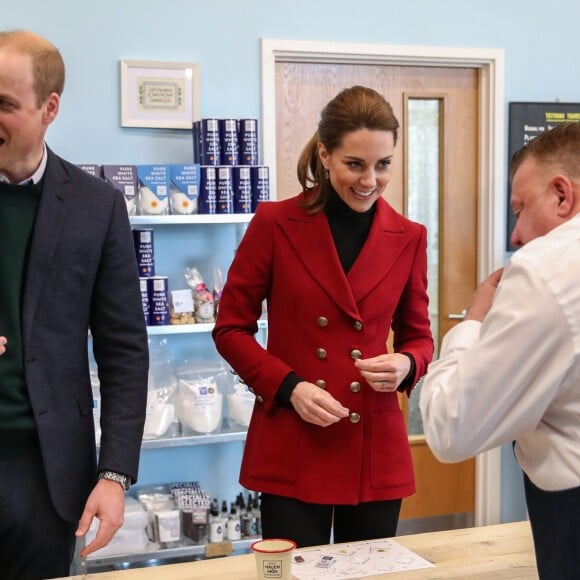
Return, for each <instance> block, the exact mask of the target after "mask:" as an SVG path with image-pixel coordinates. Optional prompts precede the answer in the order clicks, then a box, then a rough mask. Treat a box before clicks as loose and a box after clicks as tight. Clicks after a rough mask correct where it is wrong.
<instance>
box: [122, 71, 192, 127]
mask: <svg viewBox="0 0 580 580" xmlns="http://www.w3.org/2000/svg"><path fill="white" fill-rule="evenodd" d="M120 64H121V125H122V126H123V127H153V128H168V129H191V125H192V122H193V121H195V120H197V119H199V64H198V63H194V62H157V61H141V60H121V62H120Z"/></svg>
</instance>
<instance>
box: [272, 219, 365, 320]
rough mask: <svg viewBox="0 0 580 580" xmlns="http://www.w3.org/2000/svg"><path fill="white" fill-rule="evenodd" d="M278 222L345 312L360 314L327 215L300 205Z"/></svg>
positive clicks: (324, 287)
mask: <svg viewBox="0 0 580 580" xmlns="http://www.w3.org/2000/svg"><path fill="white" fill-rule="evenodd" d="M278 225H279V226H280V228H281V229H282V231H283V232H284V234H285V235H286V237H287V238H288V241H289V242H290V245H291V246H292V247H293V248H294V250H295V252H296V257H297V258H298V260H300V261H301V262H302V263H303V264H304V267H305V268H306V270H308V272H309V273H310V275H311V276H312V277H313V278H314V279H315V280H316V282H317V283H318V284H319V286H320V287H321V288H322V289H323V290H324V291H325V292H326V294H327V295H328V296H329V297H330V298H331V299H332V300H333V301H334V302H335V303H336V304H337V306H339V307H340V308H341V309H342V310H344V312H346V313H347V314H348V315H349V316H351V317H353V318H358V317H359V314H358V309H357V306H356V301H355V299H354V296H353V293H352V292H351V289H350V286H349V283H348V281H347V279H346V276H345V275H344V272H343V270H342V266H341V264H340V261H339V259H338V253H337V251H336V247H335V245H334V241H333V239H332V233H331V231H330V227H329V225H328V220H327V219H326V215H325V214H324V213H323V212H319V213H317V214H314V215H308V214H307V213H306V212H304V211H303V210H302V209H300V208H296V209H295V210H294V211H290V212H289V213H288V214H285V215H283V216H281V217H279V218H278Z"/></svg>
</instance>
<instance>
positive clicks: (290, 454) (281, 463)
mask: <svg viewBox="0 0 580 580" xmlns="http://www.w3.org/2000/svg"><path fill="white" fill-rule="evenodd" d="M254 413H256V410H254ZM262 413H264V412H263V411H262ZM256 419H258V420H257V421H256ZM252 421H253V422H254V425H253V426H252V428H251V430H250V432H249V433H248V439H247V441H246V452H245V456H244V463H245V465H246V469H247V473H248V475H249V476H250V477H253V478H256V479H263V480H266V481H276V482H280V483H293V482H295V481H296V478H297V477H298V464H299V457H300V447H301V436H300V429H299V428H298V427H297V425H296V416H295V412H294V410H293V409H292V410H291V409H275V410H273V411H272V412H270V413H268V414H267V416H264V415H262V416H261V417H259V418H258V417H253V419H252Z"/></svg>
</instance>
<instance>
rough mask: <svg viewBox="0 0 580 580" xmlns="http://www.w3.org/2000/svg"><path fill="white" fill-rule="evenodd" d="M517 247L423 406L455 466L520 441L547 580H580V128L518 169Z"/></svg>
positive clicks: (429, 380)
mask: <svg viewBox="0 0 580 580" xmlns="http://www.w3.org/2000/svg"><path fill="white" fill-rule="evenodd" d="M510 175H511V178H512V196H511V206H512V210H513V211H514V213H515V215H516V219H517V221H516V225H515V228H514V230H513V233H512V236H511V241H512V243H513V244H514V245H516V246H524V247H523V248H521V249H519V250H518V251H517V252H515V254H514V255H513V256H512V257H511V259H510V261H509V263H508V265H507V266H506V267H505V269H503V271H502V270H498V271H496V272H494V273H493V274H492V275H491V276H490V277H489V278H488V279H487V280H485V281H484V282H482V283H481V284H480V286H479V287H478V289H477V290H476V292H475V294H474V296H473V300H472V304H471V306H470V308H469V310H468V312H467V316H466V318H465V321H463V322H461V323H460V324H458V325H457V326H455V327H454V328H453V329H452V330H451V331H450V332H449V333H447V335H446V336H445V338H444V340H443V344H442V347H441V355H440V358H439V359H438V360H437V361H435V362H433V363H432V364H431V365H430V367H429V372H428V373H427V375H426V377H425V382H424V384H423V388H422V392H421V398H420V407H421V413H422V416H423V422H424V428H425V435H426V437H427V442H428V444H429V446H430V447H431V449H432V450H433V452H434V453H435V455H436V456H437V457H438V458H439V459H440V460H441V461H446V462H454V461H461V460H463V459H466V458H468V457H471V456H474V455H476V454H478V453H481V452H482V451H486V450H488V449H491V448H493V447H497V446H499V445H502V444H505V443H508V442H510V441H515V454H516V457H517V460H518V463H519V465H520V466H521V468H522V470H523V471H524V483H525V490H526V501H527V506H528V512H529V515H530V522H531V526H532V532H533V536H534V545H535V550H536V560H537V564H538V571H539V574H540V578H542V579H543V580H544V579H549V580H557V579H562V580H564V579H565V580H569V579H571V578H577V577H578V576H577V575H578V573H580V572H579V571H580V517H579V511H580V123H563V124H562V125H559V126H557V127H556V128H554V129H552V130H550V131H547V132H546V133H543V134H541V135H539V136H538V137H536V138H535V139H533V140H532V141H530V142H529V143H528V144H527V146H526V147H524V148H523V149H522V150H520V151H519V152H518V153H516V155H514V158H513V159H512V163H511V170H510Z"/></svg>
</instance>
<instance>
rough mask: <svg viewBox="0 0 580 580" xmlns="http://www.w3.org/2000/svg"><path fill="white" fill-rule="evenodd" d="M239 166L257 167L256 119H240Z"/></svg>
mask: <svg viewBox="0 0 580 580" xmlns="http://www.w3.org/2000/svg"><path fill="white" fill-rule="evenodd" d="M238 140H239V144H240V165H258V163H259V161H258V119H240V121H239V134H238Z"/></svg>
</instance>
